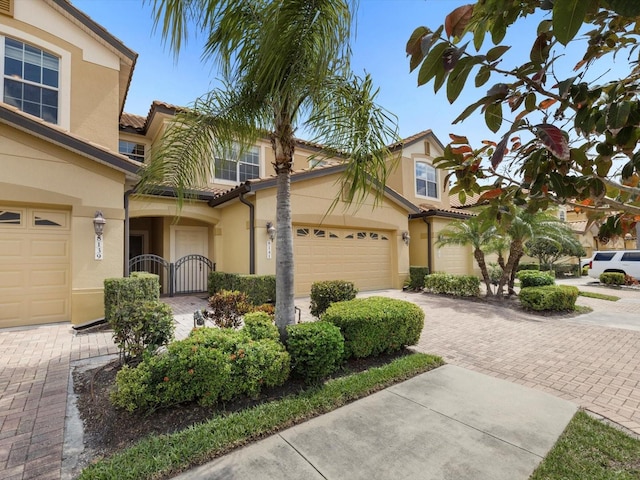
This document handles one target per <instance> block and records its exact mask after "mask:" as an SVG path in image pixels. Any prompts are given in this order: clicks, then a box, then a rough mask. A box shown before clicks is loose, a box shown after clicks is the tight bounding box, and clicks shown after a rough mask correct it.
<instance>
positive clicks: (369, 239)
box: [293, 226, 392, 296]
mask: <svg viewBox="0 0 640 480" xmlns="http://www.w3.org/2000/svg"><path fill="white" fill-rule="evenodd" d="M391 238H392V237H391V234H390V233H389V232H384V231H374V230H355V229H354V230H349V229H337V228H318V227H311V226H295V227H294V240H293V245H294V255H295V284H296V287H295V290H296V295H298V296H303V295H309V292H310V291H311V284H312V283H313V282H317V281H322V280H349V281H352V282H354V283H355V284H356V287H358V289H359V290H362V291H364V290H378V289H382V288H391V284H392V278H391V244H392V242H391Z"/></svg>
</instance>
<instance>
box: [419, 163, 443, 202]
mask: <svg viewBox="0 0 640 480" xmlns="http://www.w3.org/2000/svg"><path fill="white" fill-rule="evenodd" d="M415 172H416V195H417V196H418V197H429V198H438V173H437V172H436V169H435V167H434V166H433V165H430V164H429V163H427V162H416V168H415Z"/></svg>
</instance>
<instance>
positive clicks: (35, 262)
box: [0, 206, 70, 328]
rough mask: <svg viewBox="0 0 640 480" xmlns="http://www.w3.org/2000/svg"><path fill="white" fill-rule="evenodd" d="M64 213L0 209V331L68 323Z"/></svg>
mask: <svg viewBox="0 0 640 480" xmlns="http://www.w3.org/2000/svg"><path fill="white" fill-rule="evenodd" d="M69 296H70V216H69V212H67V211H59V210H47V209H40V208H31V207H1V206H0V328H1V327H13V326H19V325H35V324H41V323H49V322H61V321H69V320H70V308H69Z"/></svg>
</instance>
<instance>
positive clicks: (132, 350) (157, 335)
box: [109, 301, 175, 361]
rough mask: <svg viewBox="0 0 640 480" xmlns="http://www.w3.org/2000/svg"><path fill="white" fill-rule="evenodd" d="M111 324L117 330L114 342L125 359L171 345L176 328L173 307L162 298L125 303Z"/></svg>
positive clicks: (114, 331) (113, 315) (112, 318)
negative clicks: (160, 300) (160, 299)
mask: <svg viewBox="0 0 640 480" xmlns="http://www.w3.org/2000/svg"><path fill="white" fill-rule="evenodd" d="M109 326H110V327H111V328H112V329H113V341H114V342H115V344H116V345H118V348H119V349H120V356H121V358H123V359H124V360H125V361H128V360H130V359H132V358H136V357H140V356H142V354H143V353H145V352H148V353H153V352H155V351H156V350H157V349H158V348H159V347H161V346H163V345H168V344H169V342H171V341H172V340H173V334H174V331H175V325H174V322H173V312H172V311H171V307H170V306H169V305H167V304H166V303H162V302H158V301H148V302H139V303H132V302H128V303H125V304H123V305H121V306H120V308H119V309H118V310H117V312H116V313H115V314H112V316H111V321H110V322H109Z"/></svg>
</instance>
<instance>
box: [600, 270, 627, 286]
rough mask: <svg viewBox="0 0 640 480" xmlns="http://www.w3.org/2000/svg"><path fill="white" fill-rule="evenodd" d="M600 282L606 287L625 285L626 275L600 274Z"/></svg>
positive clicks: (614, 273)
mask: <svg viewBox="0 0 640 480" xmlns="http://www.w3.org/2000/svg"><path fill="white" fill-rule="evenodd" d="M599 280H600V283H602V284H604V285H624V273H621V272H604V273H601V274H600V278H599Z"/></svg>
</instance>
